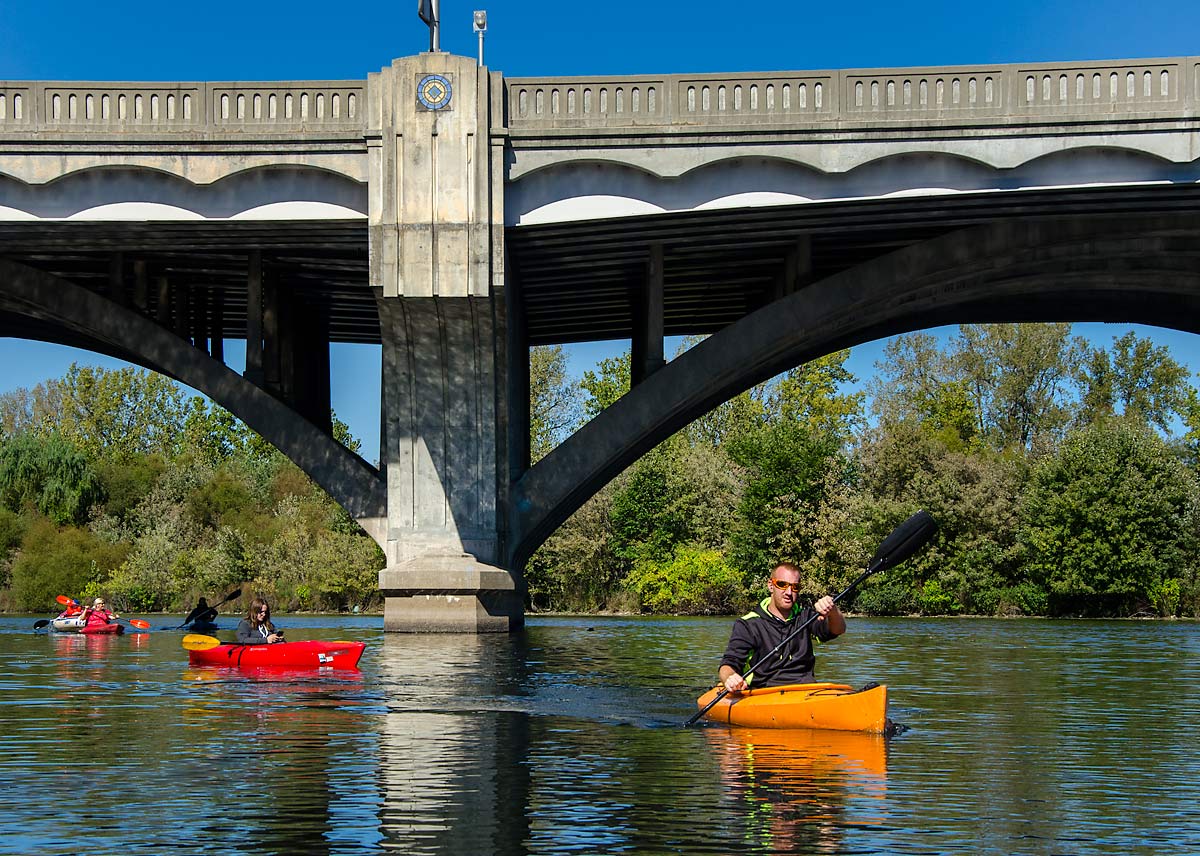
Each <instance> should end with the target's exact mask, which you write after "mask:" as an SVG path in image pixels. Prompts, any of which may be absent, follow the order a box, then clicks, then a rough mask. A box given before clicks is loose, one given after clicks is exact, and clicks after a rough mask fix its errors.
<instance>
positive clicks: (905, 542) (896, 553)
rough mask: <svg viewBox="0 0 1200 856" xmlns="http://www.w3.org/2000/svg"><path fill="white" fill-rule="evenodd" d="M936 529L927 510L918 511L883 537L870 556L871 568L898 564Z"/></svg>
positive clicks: (934, 521) (925, 541) (922, 544)
mask: <svg viewBox="0 0 1200 856" xmlns="http://www.w3.org/2000/svg"><path fill="white" fill-rule="evenodd" d="M936 531H937V521H936V520H934V519H933V517H931V516H930V514H929V512H928V511H924V510H922V511H918V512H917V513H916V514H914V515H913V516H912V517H910V518H908V519H907V520H905V521H904V522H903V523H901V524H900V525H899V526H897V527H896V528H895V529H894V530H892V534H891V535H889V536H887V538H885V539H883V543H882V544H880V545H879V549H878V550H876V551H875V555H874V556H872V557H871V568H872V569H873V570H876V571H878V570H880V569H882V568H885V567H892V566H894V565H898V564H900V563H901V562H903V561H904V560H905V559H907V558H908V557H909V556H911V555H912V554H913V553H915V552H917V550H919V549H921V548H922V547H924V546H925V545H926V544H927V543H929V539H930V538H932V537H933V533H934V532H936Z"/></svg>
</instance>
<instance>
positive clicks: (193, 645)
mask: <svg viewBox="0 0 1200 856" xmlns="http://www.w3.org/2000/svg"><path fill="white" fill-rule="evenodd" d="M220 644H222V642H221V640H220V639H217V638H216V637H214V636H205V635H204V634H203V633H189V634H188V635H187V636H184V637H183V647H184V648H186V649H187V650H189V651H207V650H208V649H209V648H216V647H217V646H218V645H220Z"/></svg>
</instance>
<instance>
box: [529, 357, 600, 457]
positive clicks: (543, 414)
mask: <svg viewBox="0 0 1200 856" xmlns="http://www.w3.org/2000/svg"><path fill="white" fill-rule="evenodd" d="M581 394H582V391H581V389H580V388H579V387H578V386H577V385H576V384H574V383H572V382H571V380H570V378H569V377H568V376H567V354H566V351H564V350H563V347H562V345H543V346H538V347H534V348H530V349H529V452H530V455H529V457H530V463H531V464H536V463H537V462H538V461H540V460H541V459H542V458H544V457H545V456H546V455H547V454H549V453H550V450H551V449H553V448H554V447H555V446H557V445H558V444H559V443H561V442H562V440H563V439H564V438H565V437H566V436H567V435H568V434H569V433H570V432H571V430H573V429H574V428H575V427H576V426H577V425H578V424H579V422H580V419H581V405H580V398H581ZM593 415H594V414H593Z"/></svg>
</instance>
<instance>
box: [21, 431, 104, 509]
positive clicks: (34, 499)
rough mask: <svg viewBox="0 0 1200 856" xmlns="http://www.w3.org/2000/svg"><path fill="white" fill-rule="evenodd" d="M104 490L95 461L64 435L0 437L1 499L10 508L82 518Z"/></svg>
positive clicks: (101, 497) (99, 498)
mask: <svg viewBox="0 0 1200 856" xmlns="http://www.w3.org/2000/svg"><path fill="white" fill-rule="evenodd" d="M103 495H104V493H103V488H102V486H101V484H100V480H99V478H98V477H97V475H96V471H95V469H94V468H93V467H92V464H91V461H90V460H89V459H88V457H87V456H86V455H85V454H84V453H83V452H81V451H80V450H79V449H78V448H77V447H75V446H74V445H72V444H71V443H69V442H67V441H66V440H64V439H63V438H62V437H60V436H59V435H57V434H51V435H49V436H48V437H45V438H42V437H38V436H35V435H33V434H31V433H23V434H18V435H17V436H15V437H11V438H9V439H7V440H3V441H0V502H2V503H3V505H4V507H6V508H8V509H9V510H10V511H21V510H23V509H26V508H29V509H36V510H37V511H39V512H40V513H42V514H44V515H46V516H47V517H49V518H50V519H52V520H53V521H54V522H55V523H59V524H67V523H82V522H83V521H84V520H85V519H86V518H87V515H88V512H89V510H90V509H91V507H92V505H93V504H95V503H97V502H99V501H100V500H102V499H103Z"/></svg>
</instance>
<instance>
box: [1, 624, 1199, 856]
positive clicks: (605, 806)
mask: <svg viewBox="0 0 1200 856" xmlns="http://www.w3.org/2000/svg"><path fill="white" fill-rule="evenodd" d="M34 618H36V616H30V617H12V616H8V617H3V618H0V852H3V853H40V854H56V853H63V854H66V853H83V852H87V853H119V854H127V855H128V856H133V854H162V853H201V852H203V853H254V854H271V853H279V854H291V853H315V854H323V853H330V854H334V853H337V854H369V853H382V852H385V851H391V852H399V853H413V854H443V853H444V854H451V853H453V854H459V853H471V854H473V853H481V854H487V853H496V854H525V853H539V854H540V853H581V854H591V853H655V854H657V853H774V852H780V853H784V852H786V853H846V854H851V853H879V854H884V853H886V854H892V853H900V854H917V853H993V854H1013V853H1030V854H1060V853H1061V854H1088V853H1114V854H1129V853H1154V854H1161V853H1192V852H1198V851H1200V641H1198V640H1200V635H1198V632H1200V626H1198V625H1196V624H1194V623H1159V622H1125V621H1121V622H1082V621H1072V622H1054V621H1036V620H1013V621H990V620H951V619H947V620H925V619H922V620H917V619H851V621H850V632H849V633H847V635H846V636H844V637H843V638H841V639H839V640H837V641H836V642H834V643H831V644H829V645H826V646H823V647H822V648H821V650H820V652H819V661H818V677H819V678H821V679H823V680H834V681H839V682H843V683H848V684H852V685H855V686H858V685H861V684H863V683H866V682H868V681H879V682H881V683H886V684H887V685H888V686H889V694H890V701H891V708H890V711H891V716H892V718H893V719H895V720H897V721H899V722H901V723H903V724H904V725H906V726H907V730H906V731H904V732H903V733H902V734H900V735H899V736H896V737H893V738H891V739H884V738H882V737H877V736H871V735H858V734H839V733H836V732H816V731H807V732H806V731H795V732H787V731H775V732H770V731H767V732H764V731H752V732H751V731H743V730H738V729H728V728H724V727H719V726H708V727H694V728H683V727H681V723H682V722H683V721H684V720H686V719H687V717H688V716H690V715H691V713H692V712H694V710H695V702H694V699H695V697H696V696H697V695H698V694H699V693H700V692H701V691H702V690H703V689H705V688H706V687H707V685H708V684H709V682H710V681H711V679H712V676H713V675H714V674H715V671H716V664H717V660H718V659H719V657H720V654H721V651H722V649H723V647H724V643H725V638H726V635H727V633H728V629H729V625H730V622H729V621H728V620H726V619H654V618H533V619H531V620H530V621H529V624H528V626H527V628H526V630H525V631H524V632H522V633H519V634H514V635H512V636H502V637H464V636H401V635H394V634H386V635H385V634H384V633H382V632H381V631H380V629H379V628H380V625H381V620H380V619H379V618H378V617H353V618H347V617H336V616H331V617H319V616H318V617H309V616H306V617H303V618H301V617H291V616H283V617H282V619H281V620H280V621H279V623H280V624H282V625H285V626H286V627H287V628H288V635H289V638H293V639H296V638H319V639H361V640H363V641H365V642H367V652H366V654H365V656H364V658H363V661H362V664H361V666H362V668H361V671H360V672H350V673H340V672H332V671H309V672H303V671H301V672H253V671H237V670H222V669H211V668H192V667H189V665H188V662H187V656H186V652H185V651H184V650H183V649H182V647H181V644H180V642H181V638H182V634H181V633H179V632H169V631H165V630H156V631H152V632H150V633H145V634H137V635H126V636H122V637H115V638H89V637H81V636H76V635H46V634H44V633H38V634H35V633H33V632H32V630H31V628H32V624H33V620H34ZM150 618H151V621H152V623H154V624H155V625H156V626H160V625H168V624H171V623H175V622H173V621H171V619H169V618H164V617H162V616H150ZM222 623H223V624H226V625H229V627H228V628H227V629H226V630H224V631H223V632H222V633H221V634H219V635H222V636H224V637H226V638H229V637H230V636H231V633H230V630H231V628H232V625H233V621H232V619H229V618H225V619H223V620H222Z"/></svg>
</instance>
